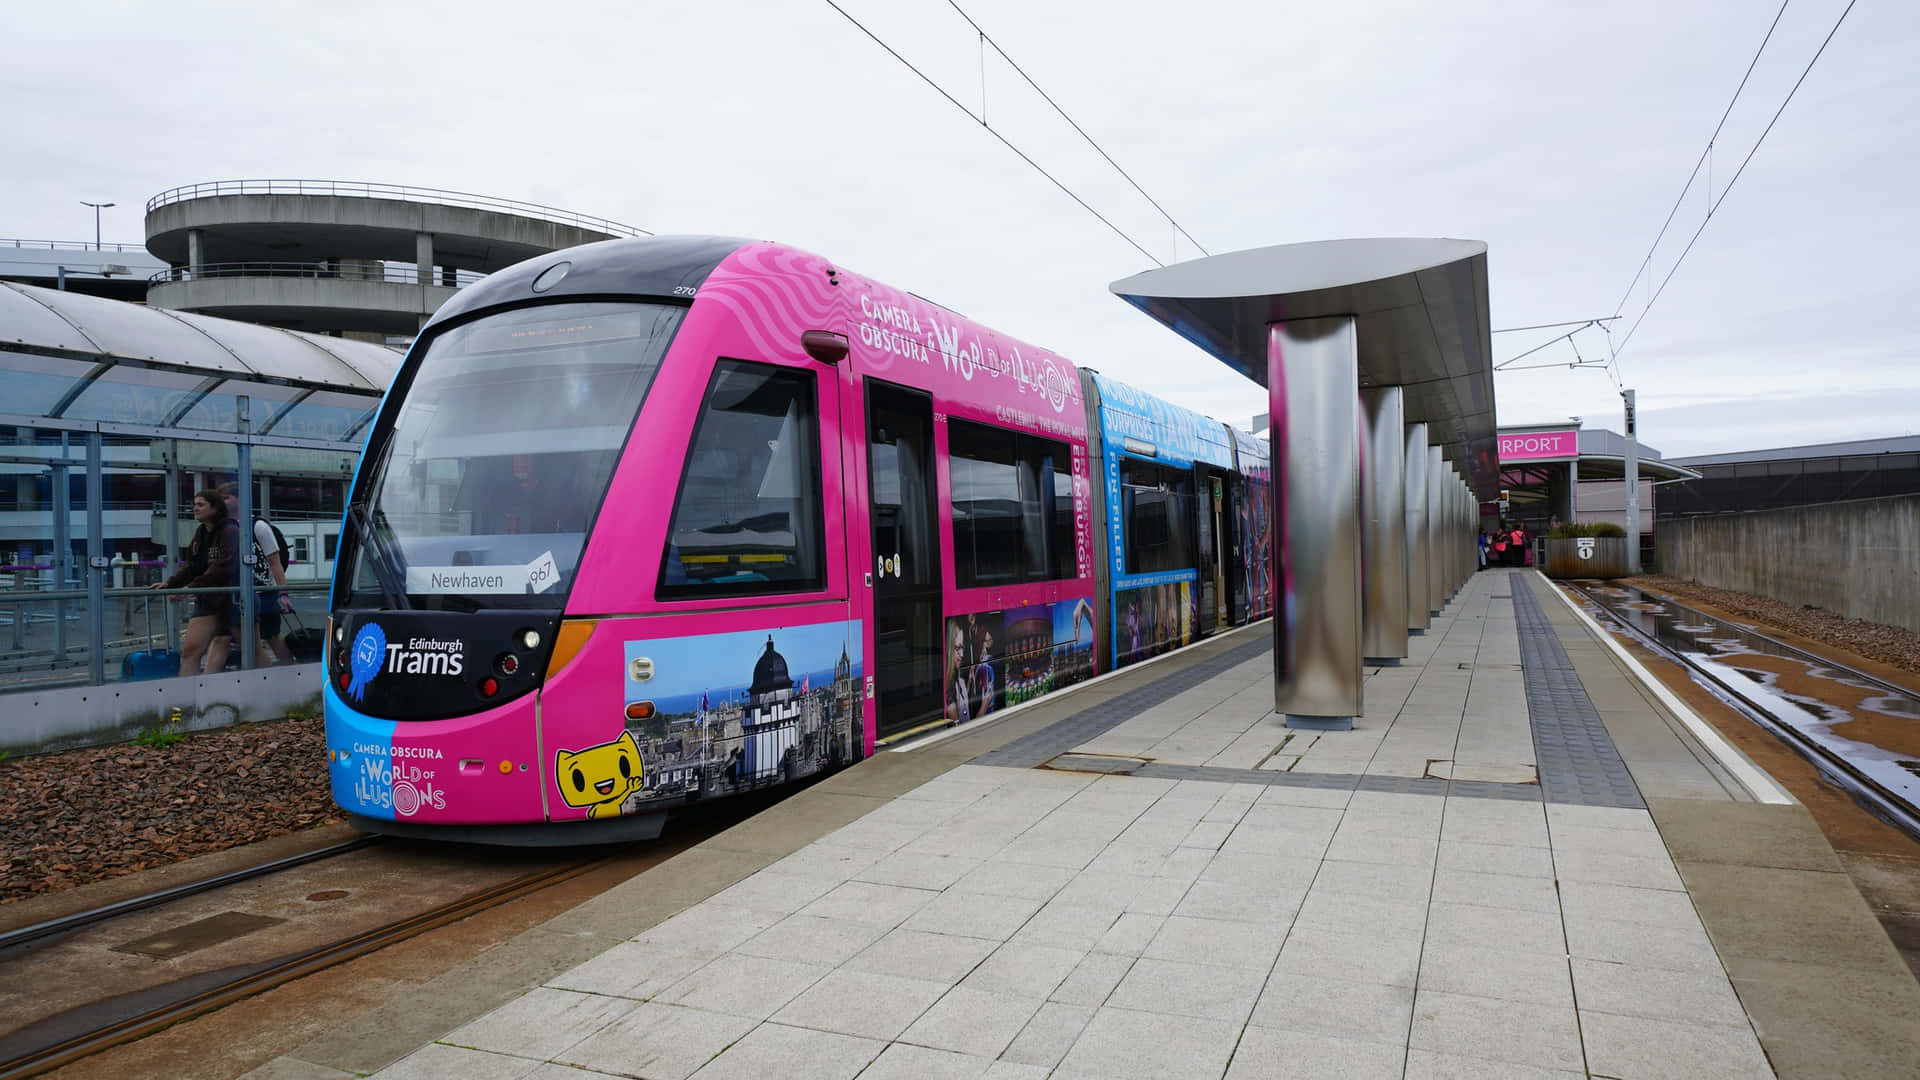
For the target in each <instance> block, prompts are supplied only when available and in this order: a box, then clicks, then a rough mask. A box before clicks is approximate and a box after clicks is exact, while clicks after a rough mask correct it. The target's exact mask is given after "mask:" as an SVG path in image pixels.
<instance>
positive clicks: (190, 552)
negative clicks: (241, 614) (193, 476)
mask: <svg viewBox="0 0 1920 1080" xmlns="http://www.w3.org/2000/svg"><path fill="white" fill-rule="evenodd" d="M193 520H195V521H197V522H199V523H200V527H199V528H198V529H195V530H194V532H193V540H192V542H190V543H189V544H188V545H187V561H186V564H185V565H184V566H182V567H180V569H178V570H176V571H174V573H173V576H172V577H170V578H168V579H167V580H165V581H163V582H161V583H160V584H158V585H155V586H154V588H156V589H183V588H184V589H193V588H219V587H222V586H227V585H234V584H238V582H239V575H238V573H237V572H236V570H237V568H238V566H239V561H238V559H239V540H240V526H239V525H237V524H235V523H234V520H233V519H232V518H230V517H228V516H227V501H226V500H225V499H223V498H221V497H220V493H219V492H217V491H213V490H207V491H198V492H195V493H194V496H193ZM236 600H237V597H235V596H234V595H232V594H230V593H224V592H209V593H195V594H194V595H193V617H192V618H190V619H188V620H187V634H186V637H185V638H183V639H182V640H181V642H180V674H181V675H198V674H200V671H201V661H202V660H203V659H204V660H205V661H206V670H207V671H209V672H217V671H219V670H221V669H222V668H224V667H226V666H227V653H228V651H229V650H231V649H232V648H233V631H234V626H235V623H236V621H237V620H236V619H235V617H234V607H235V601H236Z"/></svg>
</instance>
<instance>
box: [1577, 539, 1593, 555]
mask: <svg viewBox="0 0 1920 1080" xmlns="http://www.w3.org/2000/svg"><path fill="white" fill-rule="evenodd" d="M1593 544H1594V540H1593V537H1591V536H1582V537H1578V538H1576V539H1575V540H1574V542H1573V546H1574V550H1576V551H1578V552H1579V553H1580V557H1581V558H1583V559H1591V558H1593Z"/></svg>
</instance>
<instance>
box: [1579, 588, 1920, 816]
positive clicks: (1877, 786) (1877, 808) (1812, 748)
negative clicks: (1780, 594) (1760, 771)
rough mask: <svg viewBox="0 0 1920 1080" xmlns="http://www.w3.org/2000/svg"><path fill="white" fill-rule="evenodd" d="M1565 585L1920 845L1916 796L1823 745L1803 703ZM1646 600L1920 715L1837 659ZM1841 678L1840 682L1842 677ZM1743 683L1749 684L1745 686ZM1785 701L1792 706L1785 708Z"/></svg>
mask: <svg viewBox="0 0 1920 1080" xmlns="http://www.w3.org/2000/svg"><path fill="white" fill-rule="evenodd" d="M1562 584H1564V585H1565V586H1566V588H1567V589H1569V590H1570V591H1571V592H1573V593H1574V594H1575V595H1576V596H1578V597H1580V598H1581V599H1582V600H1584V601H1586V603H1587V604H1588V605H1589V607H1590V609H1591V610H1592V611H1593V612H1594V613H1595V615H1596V616H1597V617H1599V618H1601V619H1603V620H1605V622H1606V624H1607V625H1609V626H1614V627H1618V628H1620V629H1621V630H1623V631H1624V632H1625V633H1627V634H1628V635H1629V636H1631V637H1632V638H1633V639H1634V641H1635V642H1637V643H1638V644H1639V645H1641V646H1642V647H1644V648H1646V649H1647V650H1648V651H1650V652H1652V653H1654V654H1655V655H1658V656H1660V657H1661V658H1663V659H1665V660H1668V661H1669V662H1671V663H1673V664H1675V665H1677V666H1678V667H1679V668H1680V669H1681V670H1683V671H1685V672H1686V673H1687V675H1688V677H1689V678H1691V679H1692V680H1693V681H1694V683H1695V684H1697V685H1699V686H1700V687H1701V688H1702V689H1704V690H1705V691H1706V692H1707V693H1709V694H1711V695H1712V696H1713V697H1714V698H1715V699H1716V700H1718V701H1720V702H1721V703H1722V704H1724V705H1725V706H1727V707H1728V708H1729V709H1731V710H1733V711H1734V712H1736V713H1738V714H1740V715H1741V716H1743V717H1745V718H1747V719H1748V720H1749V721H1751V722H1753V723H1754V724H1756V725H1758V726H1759V727H1760V728H1762V729H1763V730H1766V731H1768V732H1771V733H1772V734H1774V735H1775V736H1776V737H1778V738H1780V739H1781V740H1782V741H1783V742H1784V743H1785V744H1786V745H1787V746H1788V747H1789V748H1791V749H1792V750H1794V751H1795V752H1796V753H1798V754H1799V755H1800V756H1801V757H1802V758H1804V759H1805V760H1807V761H1808V762H1809V763H1810V764H1812V765H1813V766H1814V768H1815V769H1816V770H1817V771H1818V772H1819V773H1820V775H1821V776H1822V777H1823V778H1824V779H1825V780H1826V781H1827V782H1829V783H1831V784H1833V785H1834V786H1835V787H1838V788H1840V789H1841V790H1843V791H1845V792H1846V793H1847V794H1848V795H1849V796H1851V797H1852V798H1853V799H1854V800H1855V801H1856V802H1857V803H1859V804H1860V805H1862V806H1864V807H1865V808H1867V809H1868V810H1869V811H1870V812H1871V813H1873V814H1874V815H1875V816H1876V817H1879V818H1881V819H1882V820H1884V821H1886V822H1887V823H1888V824H1890V825H1892V826H1894V827H1895V828H1898V829H1899V830H1901V831H1902V832H1904V833H1906V834H1907V835H1908V836H1909V837H1912V838H1914V839H1916V840H1920V802H1916V800H1915V799H1914V797H1913V796H1912V795H1911V789H1909V790H1900V789H1898V788H1897V787H1896V786H1895V785H1893V784H1889V783H1887V782H1884V781H1883V780H1882V779H1881V778H1879V777H1876V776H1874V775H1873V774H1872V773H1871V772H1869V771H1868V770H1867V769H1866V768H1863V767H1862V765H1861V764H1860V762H1858V761H1856V760H1854V756H1853V755H1850V754H1848V753H1845V752H1842V751H1841V750H1838V749H1836V748H1835V746H1833V745H1830V744H1829V742H1828V741H1823V740H1822V739H1821V738H1819V737H1817V734H1816V732H1815V731H1813V730H1810V728H1811V727H1815V726H1819V725H1818V724H1809V722H1808V720H1809V717H1808V716H1806V715H1798V716H1797V715H1795V712H1796V711H1799V712H1801V713H1803V714H1804V713H1805V709H1804V707H1803V706H1802V703H1800V702H1795V701H1792V700H1791V698H1790V697H1789V696H1786V695H1782V694H1780V693H1778V692H1777V691H1772V690H1771V689H1770V688H1769V692H1767V693H1759V692H1756V690H1755V689H1754V687H1755V686H1756V685H1765V684H1764V683H1759V682H1758V681H1757V680H1752V679H1751V677H1750V678H1749V679H1748V680H1742V679H1740V678H1739V677H1738V676H1732V675H1731V673H1732V672H1733V671H1734V670H1736V669H1734V668H1731V667H1730V666H1729V665H1728V664H1727V663H1725V662H1724V661H1725V659H1727V658H1729V657H1733V656H1737V655H1739V653H1738V652H1737V651H1734V650H1729V651H1728V652H1725V653H1713V652H1711V651H1710V650H1706V649H1701V650H1698V651H1689V650H1687V649H1681V648H1677V647H1675V646H1674V645H1673V644H1672V643H1671V642H1669V641H1666V640H1663V639H1662V638H1661V637H1660V636H1658V635H1656V634H1654V633H1649V632H1648V631H1647V630H1646V629H1645V628H1644V627H1643V626H1641V625H1638V623H1637V622H1636V621H1635V620H1634V619H1633V618H1631V617H1629V616H1628V615H1626V614H1623V613H1622V612H1621V611H1620V610H1619V609H1618V608H1617V607H1616V606H1615V605H1614V604H1612V603H1609V602H1608V601H1607V600H1606V599H1603V598H1602V597H1600V596H1598V595H1596V594H1595V591H1594V590H1593V588H1591V587H1590V586H1589V585H1582V584H1574V583H1568V582H1563V583H1562ZM1636 591H1637V590H1636ZM1644 595H1645V596H1646V598H1647V601H1648V602H1651V603H1655V604H1657V605H1658V606H1659V609H1660V611H1661V612H1662V613H1675V614H1680V615H1682V616H1684V617H1685V618H1687V619H1688V620H1689V621H1690V622H1691V623H1692V624H1693V625H1702V624H1705V625H1708V626H1714V627H1723V628H1726V629H1728V630H1731V631H1733V632H1735V633H1737V634H1738V635H1739V636H1741V637H1744V638H1751V639H1753V640H1754V641H1756V642H1764V643H1765V649H1766V654H1770V655H1773V656H1778V657H1783V658H1787V659H1790V660H1792V661H1794V662H1797V663H1799V664H1802V665H1804V666H1805V667H1806V669H1807V671H1809V672H1819V673H1823V674H1822V676H1821V677H1822V678H1824V679H1825V680H1826V681H1828V682H1830V683H1832V684H1834V685H1836V686H1838V685H1847V686H1851V687H1854V688H1858V689H1863V690H1871V691H1874V692H1876V693H1879V694H1882V695H1885V696H1887V697H1889V698H1895V699H1899V700H1902V701H1908V702H1914V708H1915V710H1916V712H1920V699H1916V698H1915V696H1914V694H1913V693H1912V692H1911V691H1909V690H1907V689H1905V688H1903V687H1900V686H1897V685H1895V684H1893V683H1890V682H1888V681H1886V680H1885V679H1881V678H1879V677H1877V676H1874V675H1872V674H1869V673H1867V672H1864V671H1860V670H1858V669H1856V668H1852V667H1849V666H1847V665H1845V664H1842V663H1839V662H1837V661H1835V660H1833V659H1831V658H1828V657H1825V656H1820V655H1818V654H1815V653H1812V652H1809V651H1807V650H1805V649H1800V648H1797V647H1795V646H1793V645H1789V644H1787V643H1786V642H1784V641H1781V640H1779V639H1778V638H1776V637H1773V636H1771V635H1768V634H1765V633H1763V632H1761V631H1759V630H1756V629H1753V628H1751V627H1749V626H1747V625H1745V624H1735V623H1731V622H1729V621H1728V620H1726V619H1722V618H1719V617H1716V616H1713V615H1710V614H1708V613H1706V612H1702V611H1699V610H1697V609H1695V608H1691V607H1688V606H1687V605H1685V604H1681V603H1678V602H1676V601H1674V600H1671V599H1668V598H1666V597H1660V596H1655V595H1653V594H1644ZM1630 610H1633V611H1635V613H1643V612H1642V611H1641V609H1630ZM1644 613H1651V612H1644ZM1825 673H1831V674H1825ZM1834 676H1837V678H1835V677H1834ZM1841 680H1845V682H1844V683H1842V681H1841ZM1743 682H1744V683H1745V685H1743ZM1770 699H1771V700H1770ZM1782 701H1784V702H1785V703H1786V704H1787V705H1788V706H1790V707H1788V708H1783V707H1781V702H1782ZM1828 704H1830V705H1831V707H1833V708H1835V709H1838V710H1839V711H1842V712H1845V711H1846V709H1845V707H1844V706H1841V705H1838V704H1835V703H1828ZM1842 741H1844V740H1842ZM1856 745H1861V746H1865V747H1869V748H1871V749H1872V750H1874V751H1876V752H1879V753H1881V754H1882V755H1884V756H1887V757H1888V758H1889V759H1892V760H1895V761H1896V763H1897V764H1898V765H1899V766H1900V767H1902V768H1904V769H1905V770H1906V771H1907V772H1909V773H1913V774H1914V775H1915V777H1916V778H1920V762H1914V761H1909V760H1899V755H1898V752H1895V751H1886V750H1884V749H1883V748H1881V747H1878V746H1874V745H1873V744H1870V743H1860V744H1856Z"/></svg>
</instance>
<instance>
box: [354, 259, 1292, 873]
mask: <svg viewBox="0 0 1920 1080" xmlns="http://www.w3.org/2000/svg"><path fill="white" fill-rule="evenodd" d="M1268 475H1269V473H1268V468H1267V460H1266V454H1265V446H1264V444H1263V443H1261V442H1259V441H1258V440H1255V439H1250V438H1247V437H1245V436H1244V435H1243V434H1240V433H1236V432H1233V431H1232V429H1230V428H1226V427H1225V426H1224V425H1221V424H1218V423H1215V422H1213V421H1208V420H1206V419H1205V418H1203V417H1199V416H1198V415H1197V414H1193V413H1190V412H1187V411H1185V410H1181V409H1178V408H1177V407H1175V406H1172V405H1169V404H1167V403H1165V402H1159V401H1157V399H1151V398H1149V397H1148V396H1147V395H1144V394H1141V393H1140V392H1139V391H1136V390H1132V389H1131V388H1127V387H1125V386H1124V385H1123V384H1120V383H1117V382H1114V381H1113V380H1109V379H1105V378H1103V377H1100V376H1097V375H1095V374H1094V373H1092V372H1087V371H1081V370H1078V369H1076V368H1075V367H1074V366H1073V365H1072V364H1070V363H1068V362H1067V361H1066V360H1065V359H1063V358H1061V357H1059V356H1056V355H1054V354H1052V353H1050V352H1048V351H1047V350H1045V349H1040V348H1035V347H1034V346H1031V345H1028V344H1025V343H1023V342H1020V341H1017V340H1014V339H1012V338H1009V337H1007V336H1005V335H1003V334H999V333H997V332H995V331H992V330H989V329H987V328H986V327H982V326H979V325H976V324H974V323H972V322H969V321H968V320H966V319H964V318H961V317H960V316H958V315H955V314H953V313H952V312H950V311H947V310H945V309H943V308H941V307H939V306H937V305H935V304H931V303H929V302H927V301H925V300H922V299H920V298H918V297H916V296H913V295H910V294H908V293H903V292H900V291H898V290H896V289H892V288H889V287H888V286H885V285H882V284H880V283H878V282H875V281H871V280H868V279H865V278H862V277H860V276H858V275H856V274H853V273H851V272H849V271H847V270H845V269H842V268H840V267H838V266H836V265H835V264H833V263H832V262H829V261H828V260H826V259H823V258H821V257H819V256H817V255H811V254H808V253H805V252H801V251H797V250H794V249H792V248H788V247H783V246H781V245H778V244H770V243H753V242H747V241H741V240H732V239H724V238H713V237H655V238H647V239H637V240H616V241H609V242H606V243H601V244H593V245H589V246H587V247H581V248H574V249H571V250H567V251H562V252H557V253H554V254H551V255H546V256H541V257H539V258H536V259H532V260H529V261H527V262H525V263H522V264H520V265H518V266H515V267H512V268H510V269H508V270H505V271H502V272H500V273H496V274H494V275H492V276H490V277H488V278H486V279H485V280H484V281H481V282H479V283H478V284H475V285H473V286H470V287H469V288H467V289H465V290H462V291H461V292H460V293H458V294H456V295H455V296H454V298H453V299H452V300H451V301H449V302H448V303H447V304H446V305H445V306H444V307H443V308H441V310H440V311H439V313H438V314H437V315H436V316H435V317H434V319H433V320H432V321H431V322H430V323H429V324H428V326H427V327H426V328H425V329H423V330H422V331H421V334H420V337H419V339H418V341H417V342H416V343H415V344H414V347H413V349H412V351H411V352H410V353H409V355H408V357H407V359H406V361H405V363H404V364H403V365H402V367H401V369H400V371H399V373H398V375H397V376H396V377H395V379H394V383H393V385H392V387H391V388H390V389H389V391H388V394H387V398H386V400H385V402H384V403H383V404H382V406H381V409H380V413H379V417H378V420H377V422H376V425H375V428H374V430H373V433H372V435H371V438H370V439H369V441H368V443H367V447H366V451H365V453H364V455H363V457H362V460H361V463H360V468H359V471H358V473H357V474H356V476H355V479H354V485H353V491H352V494H351V497H350V499H349V509H348V513H347V520H346V524H345V527H344V529H343V531H342V533H341V547H340V551H339V556H338V562H337V569H336V572H335V578H334V585H333V594H332V599H331V617H330V619H329V622H328V633H327V639H328V651H327V658H326V664H325V670H326V672H327V685H326V689H325V691H324V700H325V715H326V739H327V747H328V749H327V758H328V763H329V769H330V770H331V774H332V790H333V796H334V799H335V801H336V802H337V803H338V804H339V805H340V806H341V807H342V808H344V809H345V810H347V811H348V812H349V813H350V814H351V815H352V816H353V819H354V821H355V823H356V824H357V825H359V826H360V827H362V828H365V829H368V830H371V831H379V832H391V833H400V834H408V835H432V836H442V837H448V838H454V839H469V840H481V841H487V842H495V843H565V844H570V843H591V842H599V841H603V840H611V839H621V838H630V837H644V836H650V835H654V834H657V833H658V831H659V830H660V828H661V825H662V823H663V822H664V820H665V817H666V815H667V814H668V813H669V812H670V811H672V810H674V809H676V808H679V807H682V806H684V805H686V804H688V803H690V802H693V801H696V800H700V799H706V798H712V797H716V796H721V795H726V794H730V793H734V792H739V791H744V790H749V789H753V788H757V787H762V786H766V785H770V784H777V783H782V782H786V781H790V780H793V779H796V778H799V777H802V776H806V775H809V774H812V773H816V772H819V771H822V770H827V769H832V768H836V767H839V766H842V765H845V764H848V763H851V762H854V761H857V760H859V759H861V758H862V757H864V756H866V755H868V754H871V753H873V751H874V748H875V746H876V745H878V744H881V743H884V742H887V741H890V740H893V739H899V738H903V737H905V736H907V735H910V734H912V733H914V732H917V731H920V730H924V729H926V728H929V727H933V726H937V725H946V724H958V723H969V722H973V721H977V720H978V719H980V718H981V717H982V716H985V715H990V714H992V713H994V712H996V711H998V710H1000V709H1004V708H1010V707H1012V706H1014V705H1017V704H1020V703H1022V702H1025V701H1028V700H1032V699H1033V698H1035V697H1038V696H1040V695H1042V694H1045V693H1049V692H1052V691H1054V690H1057V689H1060V688H1062V687H1065V686H1068V685H1071V684H1073V683H1075V682H1079V681H1081V680H1084V679H1087V678H1090V677H1092V676H1093V675H1094V674H1095V673H1096V672H1099V671H1104V670H1107V669H1110V668H1112V667H1113V666H1115V665H1116V664H1121V663H1128V662H1132V661H1135V660H1138V659H1141V658H1144V657H1146V656H1149V655H1153V654H1155V653H1158V652H1164V651H1166V650H1167V649H1169V648H1176V647H1179V646H1180V645H1183V644H1186V643H1188V642H1190V641H1192V640H1194V639H1195V638H1198V637H1201V636H1204V635H1206V634H1208V633H1213V632H1216V631H1218V630H1221V629H1224V628H1226V627H1228V626H1230V625H1236V624H1241V623H1245V622H1248V621H1251V620H1253V619H1258V618H1262V617H1265V616H1266V615H1267V614H1269V613H1270V612H1271V610H1272V597H1273V587H1272V582H1271V581H1270V580H1268V578H1267V576H1266V567H1267V566H1268V565H1270V562H1269V560H1268V558H1267V557H1266V552H1265V546H1266V545H1267V544H1268V542H1269V541H1268V536H1269V529H1268V522H1269V520H1270V515H1269V508H1268V503H1269V498H1268V490H1267V485H1268ZM1116 613H1119V614H1118V621H1116Z"/></svg>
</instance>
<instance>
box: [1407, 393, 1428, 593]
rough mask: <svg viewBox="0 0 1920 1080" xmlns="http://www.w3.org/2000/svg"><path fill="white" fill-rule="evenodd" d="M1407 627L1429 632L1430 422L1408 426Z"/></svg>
mask: <svg viewBox="0 0 1920 1080" xmlns="http://www.w3.org/2000/svg"><path fill="white" fill-rule="evenodd" d="M1402 479H1403V481H1404V483H1405V484H1406V487H1407V629H1408V630H1420V631H1425V630H1426V628H1427V627H1428V626H1429V625H1430V624H1431V623H1432V622H1433V618H1432V616H1430V615H1428V614H1427V591H1428V590H1427V569H1428V568H1427V425H1426V424H1424V423H1420V424H1408V425H1407V446H1406V459H1405V472H1404V473H1403V474H1402Z"/></svg>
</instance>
